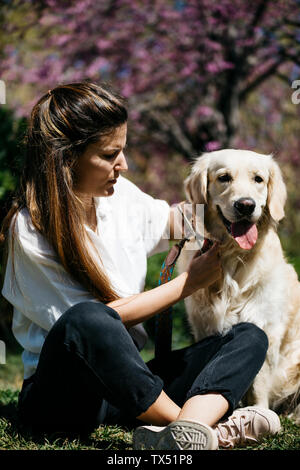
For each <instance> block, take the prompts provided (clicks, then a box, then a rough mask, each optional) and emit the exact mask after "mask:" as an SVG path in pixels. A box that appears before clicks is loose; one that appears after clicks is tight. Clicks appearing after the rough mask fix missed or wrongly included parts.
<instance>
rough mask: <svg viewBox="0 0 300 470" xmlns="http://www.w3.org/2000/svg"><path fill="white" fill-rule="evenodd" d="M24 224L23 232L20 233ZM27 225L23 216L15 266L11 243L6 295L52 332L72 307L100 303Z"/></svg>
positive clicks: (18, 227)
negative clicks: (69, 272) (52, 328)
mask: <svg viewBox="0 0 300 470" xmlns="http://www.w3.org/2000/svg"><path fill="white" fill-rule="evenodd" d="M20 224H21V225H23V230H20V226H19V225H20ZM24 224H28V220H27V221H26V219H25V218H24V217H22V216H21V214H19V217H18V221H17V223H16V231H15V239H14V264H13V260H12V252H11V251H12V250H11V239H10V248H9V255H8V260H7V266H6V272H5V279H4V284H3V289H2V295H3V296H4V297H5V298H6V299H7V300H8V301H9V302H10V303H11V304H12V305H13V306H14V307H15V309H16V310H18V311H20V312H22V313H23V315H25V316H26V317H27V318H28V319H29V320H31V321H32V322H34V323H35V324H36V325H38V326H39V327H40V328H42V329H43V330H45V331H49V330H50V328H51V327H52V326H53V324H54V323H55V322H56V320H58V318H59V317H60V316H61V315H62V314H63V313H64V312H65V311H66V310H67V309H68V308H70V307H71V306H72V305H74V304H76V303H79V302H82V301H87V300H92V301H97V299H95V298H94V297H93V296H92V295H91V294H90V293H89V292H88V291H87V290H85V289H83V288H82V287H81V286H80V284H79V283H77V282H76V281H74V280H73V279H72V278H71V276H70V275H69V274H68V273H67V272H66V270H65V269H64V267H63V266H62V265H61V264H60V263H59V262H58V260H57V258H56V256H55V254H54V252H53V250H52V249H51V248H50V246H49V245H48V244H47V242H46V240H45V239H44V237H42V235H40V234H39V233H38V232H37V231H35V232H34V234H33V232H32V233H30V234H29V232H28V230H30V227H27V231H26V230H24ZM54 299H55V301H54Z"/></svg>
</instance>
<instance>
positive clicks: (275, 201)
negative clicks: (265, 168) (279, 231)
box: [267, 160, 287, 222]
mask: <svg viewBox="0 0 300 470" xmlns="http://www.w3.org/2000/svg"><path fill="white" fill-rule="evenodd" d="M286 196H287V193H286V186H285V183H284V181H283V178H282V174H281V171H280V168H279V166H278V164H277V163H276V162H275V161H274V160H271V166H270V170H269V183H268V201H267V203H268V207H269V211H270V214H271V217H272V218H273V219H274V220H275V221H276V222H279V220H281V219H283V217H284V205H285V201H286Z"/></svg>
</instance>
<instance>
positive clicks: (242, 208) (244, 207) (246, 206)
mask: <svg viewBox="0 0 300 470" xmlns="http://www.w3.org/2000/svg"><path fill="white" fill-rule="evenodd" d="M233 205H234V208H235V210H236V211H237V213H238V214H239V215H243V216H249V215H251V214H253V212H254V209H255V206H256V204H255V201H254V200H253V199H252V198H251V197H241V198H240V199H238V200H237V201H235V203H234V204H233Z"/></svg>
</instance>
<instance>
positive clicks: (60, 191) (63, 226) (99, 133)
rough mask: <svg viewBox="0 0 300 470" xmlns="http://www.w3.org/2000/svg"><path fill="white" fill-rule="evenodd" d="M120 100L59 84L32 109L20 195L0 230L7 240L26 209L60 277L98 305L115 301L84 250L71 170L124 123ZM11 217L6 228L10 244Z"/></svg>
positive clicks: (93, 88)
mask: <svg viewBox="0 0 300 470" xmlns="http://www.w3.org/2000/svg"><path fill="white" fill-rule="evenodd" d="M126 121H127V111H126V108H125V106H124V101H123V99H122V98H121V97H120V96H119V95H118V94H117V93H116V92H114V91H112V90H111V89H110V87H109V86H107V85H104V84H103V85H101V86H100V85H97V84H94V83H89V82H81V83H70V84H62V85H59V86H57V87H56V88H54V89H52V90H51V91H49V92H48V93H46V94H45V95H43V96H42V97H41V98H40V99H39V101H38V102H37V103H36V105H35V106H34V108H33V110H32V112H31V117H30V120H29V125H28V130H27V133H26V136H25V145H26V158H25V166H24V172H23V177H22V180H21V185H20V190H19V192H18V194H17V195H16V197H15V199H14V201H13V203H12V206H11V209H10V210H9V212H8V214H7V216H6V217H5V219H4V221H3V225H2V229H1V241H2V242H5V240H6V241H7V239H8V231H9V227H10V226H11V222H12V219H13V217H14V216H15V215H16V216H17V214H18V212H19V211H20V210H21V209H23V208H27V209H28V211H29V214H30V216H31V220H32V223H33V225H34V227H35V228H36V229H37V230H38V231H39V232H40V233H41V234H42V235H43V236H44V237H45V238H46V239H47V241H48V242H49V243H50V245H51V246H52V248H53V249H54V251H55V252H56V254H57V256H58V258H59V260H60V262H61V264H62V265H63V266H64V268H65V269H66V271H67V272H68V273H69V274H70V275H71V276H72V277H73V278H74V279H75V280H77V281H78V282H79V283H80V284H81V285H82V286H84V287H85V288H86V289H87V290H88V291H89V292H90V293H92V294H93V295H94V296H95V297H96V298H97V299H98V300H100V301H101V302H104V303H107V302H109V301H112V300H115V299H117V298H119V296H118V295H117V294H116V292H115V291H114V289H113V288H112V286H111V283H110V281H109V279H108V277H107V276H106V274H105V273H104V272H103V271H102V270H101V267H100V266H99V263H98V262H97V261H96V260H95V258H93V256H92V254H91V253H90V252H89V250H88V249H87V243H86V241H87V232H86V230H85V228H84V213H83V206H82V203H81V201H80V200H79V199H78V197H77V196H76V195H75V193H74V191H73V177H74V174H73V167H74V164H75V163H76V160H77V159H78V157H79V156H80V155H82V153H83V152H84V150H85V149H86V147H87V145H89V144H90V143H94V142H98V141H99V139H100V138H101V137H103V136H104V135H108V134H109V133H111V132H112V131H113V130H114V129H116V128H117V127H119V126H120V125H122V124H124V123H126ZM15 222H16V217H15V218H14V223H13V224H12V239H13V240H14V228H15Z"/></svg>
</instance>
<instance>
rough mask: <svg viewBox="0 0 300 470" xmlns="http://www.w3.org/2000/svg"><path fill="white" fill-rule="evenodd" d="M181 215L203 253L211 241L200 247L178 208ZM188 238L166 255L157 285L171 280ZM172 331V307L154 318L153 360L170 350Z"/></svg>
mask: <svg viewBox="0 0 300 470" xmlns="http://www.w3.org/2000/svg"><path fill="white" fill-rule="evenodd" d="M178 208H179V210H180V212H181V214H182V215H183V217H184V219H185V221H186V222H187V223H188V226H189V228H190V229H191V232H192V233H193V235H194V236H195V239H196V241H197V242H198V245H199V247H200V248H199V249H200V250H201V254H203V253H205V251H207V250H208V249H209V248H210V247H211V245H212V243H213V242H212V241H211V240H209V239H208V238H204V242H203V244H202V246H201V244H200V241H199V236H198V234H197V233H196V232H195V230H194V229H193V226H192V224H190V222H189V221H188V219H187V218H186V216H185V214H184V213H183V212H182V210H181V208H180V207H178ZM189 240H190V238H183V239H182V240H180V242H179V243H176V244H175V245H173V246H172V248H171V249H170V251H169V253H168V254H167V256H166V258H165V260H164V262H163V264H162V267H161V271H160V275H159V280H158V285H159V286H160V285H162V284H165V283H167V282H169V281H170V280H171V277H172V274H173V271H174V267H175V264H176V261H177V259H178V257H179V255H180V253H181V250H182V248H183V247H184V244H185V242H186V241H189ZM172 329H173V316H172V306H170V307H169V308H167V309H166V310H164V311H163V312H160V313H159V314H158V315H156V317H155V349H154V357H155V359H158V360H160V359H162V358H163V357H165V356H166V355H167V354H168V353H169V352H171V350H172Z"/></svg>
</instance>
